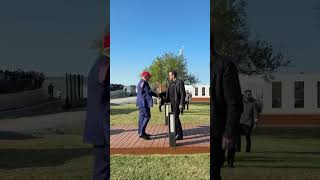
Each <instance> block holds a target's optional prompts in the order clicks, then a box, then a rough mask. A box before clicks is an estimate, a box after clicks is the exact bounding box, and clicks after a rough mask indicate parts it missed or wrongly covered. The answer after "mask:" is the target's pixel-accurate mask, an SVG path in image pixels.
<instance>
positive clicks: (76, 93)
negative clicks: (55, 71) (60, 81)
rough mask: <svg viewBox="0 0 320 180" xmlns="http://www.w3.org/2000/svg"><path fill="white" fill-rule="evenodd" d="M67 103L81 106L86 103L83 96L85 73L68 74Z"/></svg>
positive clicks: (69, 105) (72, 105) (71, 105)
mask: <svg viewBox="0 0 320 180" xmlns="http://www.w3.org/2000/svg"><path fill="white" fill-rule="evenodd" d="M65 80H66V105H67V106H68V107H75V106H80V105H82V104H83V103H84V101H83V100H84V98H83V82H84V77H83V75H79V74H66V77H65Z"/></svg>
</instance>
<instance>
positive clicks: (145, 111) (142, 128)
mask: <svg viewBox="0 0 320 180" xmlns="http://www.w3.org/2000/svg"><path fill="white" fill-rule="evenodd" d="M150 118H151V113H150V108H140V112H139V129H138V133H139V134H145V133H146V127H147V125H148V122H149V120H150Z"/></svg>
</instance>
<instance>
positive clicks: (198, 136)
mask: <svg viewBox="0 0 320 180" xmlns="http://www.w3.org/2000/svg"><path fill="white" fill-rule="evenodd" d="M183 130H184V131H183V134H184V139H183V140H180V141H177V142H176V144H177V145H176V147H175V148H173V147H169V138H168V127H167V126H165V125H148V127H147V133H149V134H151V135H152V136H151V140H144V139H142V138H139V136H138V132H137V126H128V125H124V126H112V127H111V137H110V138H111V139H110V150H111V154H189V153H209V151H210V149H209V148H210V126H209V125H197V124H183Z"/></svg>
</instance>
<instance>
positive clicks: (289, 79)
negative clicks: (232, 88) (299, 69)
mask: <svg viewBox="0 0 320 180" xmlns="http://www.w3.org/2000/svg"><path fill="white" fill-rule="evenodd" d="M273 77H274V78H273V79H272V80H271V81H270V82H267V81H265V80H264V79H262V78H258V77H256V76H255V77H248V76H240V83H241V88H242V90H243V91H244V90H245V89H252V92H253V96H255V97H257V98H258V97H259V96H260V95H262V96H263V111H262V112H263V113H266V114H268V113H297V114H298V113H320V108H318V107H317V81H320V74H274V75H273ZM273 81H278V82H281V88H282V92H281V93H282V97H281V98H282V99H281V101H282V104H281V105H282V106H281V108H272V82H273ZM295 81H303V82H304V108H295V107H294V82H295ZM262 96H261V97H262Z"/></svg>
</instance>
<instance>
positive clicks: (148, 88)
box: [144, 82, 158, 97]
mask: <svg viewBox="0 0 320 180" xmlns="http://www.w3.org/2000/svg"><path fill="white" fill-rule="evenodd" d="M144 90H145V91H146V92H147V93H148V94H150V95H151V96H155V97H158V95H157V93H155V92H153V91H152V90H151V88H150V86H149V83H147V82H145V83H144Z"/></svg>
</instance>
